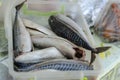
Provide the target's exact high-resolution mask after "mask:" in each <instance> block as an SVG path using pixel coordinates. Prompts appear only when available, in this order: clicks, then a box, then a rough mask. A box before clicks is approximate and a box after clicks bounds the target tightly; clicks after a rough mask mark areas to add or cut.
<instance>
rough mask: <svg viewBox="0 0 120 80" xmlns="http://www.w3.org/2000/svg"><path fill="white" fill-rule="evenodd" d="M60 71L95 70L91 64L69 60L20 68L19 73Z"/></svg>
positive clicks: (51, 61)
mask: <svg viewBox="0 0 120 80" xmlns="http://www.w3.org/2000/svg"><path fill="white" fill-rule="evenodd" d="M48 69H49V70H59V71H78V70H82V71H83V70H93V66H92V65H91V66H89V63H87V62H82V61H76V60H67V59H54V60H50V61H45V62H43V63H38V64H34V65H32V66H29V67H24V68H21V69H20V68H18V69H17V71H19V72H30V71H36V70H37V71H38V70H48Z"/></svg>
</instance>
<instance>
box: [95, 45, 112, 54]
mask: <svg viewBox="0 0 120 80" xmlns="http://www.w3.org/2000/svg"><path fill="white" fill-rule="evenodd" d="M110 48H111V47H110V46H107V47H97V48H95V50H96V51H94V53H96V54H99V53H101V52H104V51H106V50H108V49H110Z"/></svg>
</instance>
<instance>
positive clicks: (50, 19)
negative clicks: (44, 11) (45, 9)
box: [48, 15, 56, 24]
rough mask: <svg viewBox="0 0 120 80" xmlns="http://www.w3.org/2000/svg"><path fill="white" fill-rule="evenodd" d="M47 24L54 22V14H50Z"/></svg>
mask: <svg viewBox="0 0 120 80" xmlns="http://www.w3.org/2000/svg"><path fill="white" fill-rule="evenodd" d="M48 21H49V24H51V23H54V22H56V17H55V16H54V15H51V16H50V17H49V19H48Z"/></svg>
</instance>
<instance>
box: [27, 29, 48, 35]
mask: <svg viewBox="0 0 120 80" xmlns="http://www.w3.org/2000/svg"><path fill="white" fill-rule="evenodd" d="M27 31H28V32H29V33H30V36H36V35H46V34H44V33H42V32H40V31H37V30H33V29H30V28H27Z"/></svg>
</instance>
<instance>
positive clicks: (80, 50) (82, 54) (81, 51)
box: [73, 48, 84, 58]
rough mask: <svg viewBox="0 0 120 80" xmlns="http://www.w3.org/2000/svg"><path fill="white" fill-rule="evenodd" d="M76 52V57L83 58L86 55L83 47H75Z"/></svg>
mask: <svg viewBox="0 0 120 80" xmlns="http://www.w3.org/2000/svg"><path fill="white" fill-rule="evenodd" d="M73 49H74V50H75V51H76V53H75V57H77V58H82V57H83V56H84V51H83V50H82V49H79V48H73Z"/></svg>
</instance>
